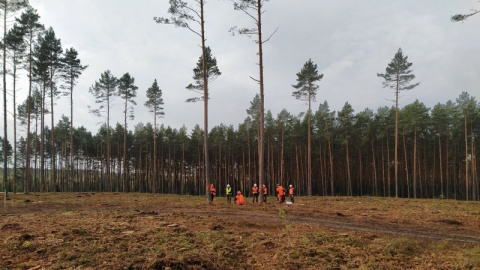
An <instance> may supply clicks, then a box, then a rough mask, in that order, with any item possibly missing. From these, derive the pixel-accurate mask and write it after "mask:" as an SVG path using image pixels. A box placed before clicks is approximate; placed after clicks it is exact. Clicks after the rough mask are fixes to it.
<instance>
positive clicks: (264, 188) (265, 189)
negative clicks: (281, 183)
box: [263, 187, 268, 195]
mask: <svg viewBox="0 0 480 270" xmlns="http://www.w3.org/2000/svg"><path fill="white" fill-rule="evenodd" d="M267 194H268V192H267V187H263V195H267Z"/></svg>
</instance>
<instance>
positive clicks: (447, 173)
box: [445, 138, 450, 199]
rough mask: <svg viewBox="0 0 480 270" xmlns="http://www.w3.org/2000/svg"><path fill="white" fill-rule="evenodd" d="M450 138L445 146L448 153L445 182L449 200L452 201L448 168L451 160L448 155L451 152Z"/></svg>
mask: <svg viewBox="0 0 480 270" xmlns="http://www.w3.org/2000/svg"><path fill="white" fill-rule="evenodd" d="M448 141H449V140H448V138H447V142H446V146H445V150H446V151H447V153H446V157H445V159H446V160H445V165H446V166H445V181H446V183H447V199H450V174H449V170H448V167H449V158H448V154H449V150H448Z"/></svg>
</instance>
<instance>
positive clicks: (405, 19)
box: [10, 0, 480, 133]
mask: <svg viewBox="0 0 480 270" xmlns="http://www.w3.org/2000/svg"><path fill="white" fill-rule="evenodd" d="M185 1H189V2H192V3H193V2H194V1H193V0H185ZM30 2H31V5H32V6H33V7H34V8H35V9H37V10H38V13H39V15H40V16H41V19H40V21H41V23H43V24H44V25H45V26H46V27H47V28H48V27H52V28H53V30H54V31H55V33H56V35H57V38H60V39H61V41H62V46H63V48H64V50H65V49H66V48H70V47H73V48H75V49H76V50H77V51H78V52H79V59H80V60H81V61H82V63H83V64H84V65H88V66H89V67H88V68H87V69H86V70H85V71H84V72H83V74H82V75H81V77H80V78H79V80H78V84H77V86H76V87H75V89H74V93H75V94H74V111H75V114H74V125H75V126H76V127H79V126H82V125H83V126H85V127H86V128H87V129H89V130H90V131H92V132H93V133H96V132H97V130H98V128H99V127H100V126H99V125H98V123H99V122H102V121H103V120H102V119H100V118H96V117H95V116H93V115H92V114H89V113H88V108H87V105H92V106H95V103H94V97H93V96H92V95H91V94H90V93H89V91H88V90H89V88H90V87H91V86H92V85H93V84H94V82H95V81H98V80H99V78H100V74H101V73H103V72H104V71H106V70H110V71H111V72H112V73H113V75H115V76H116V77H118V78H119V77H121V76H122V75H123V74H125V73H127V72H128V73H130V75H131V76H133V77H134V78H135V83H136V85H137V86H138V92H137V98H136V102H137V104H138V105H137V106H136V107H135V120H133V121H129V122H128V125H129V129H133V127H134V125H135V124H137V123H139V122H143V123H147V122H150V123H153V118H152V117H153V116H152V115H151V114H150V113H149V112H148V110H147V108H146V107H145V106H144V105H143V104H144V103H145V100H146V90H147V89H148V88H149V87H150V86H151V85H152V83H153V81H154V79H157V81H158V84H159V86H160V88H161V89H162V91H163V99H164V102H165V106H164V108H165V110H164V112H165V117H164V118H163V119H161V121H160V122H161V123H163V124H165V125H166V126H170V127H172V128H176V129H178V128H181V127H182V126H183V125H185V126H186V127H187V128H188V130H189V132H190V131H191V129H192V128H193V127H194V126H195V125H196V124H199V125H200V127H203V103H202V102H198V103H194V104H192V103H186V102H185V100H186V99H187V98H190V97H193V96H195V95H194V93H193V92H191V91H188V90H186V89H185V87H186V86H187V85H188V84H189V83H191V82H193V80H192V75H193V71H192V69H193V68H194V67H195V65H196V62H197V60H198V58H199V56H200V55H201V48H200V47H199V44H200V39H199V37H198V36H196V35H195V34H193V33H191V32H189V31H188V30H187V29H183V28H176V27H174V26H171V25H160V24H157V23H155V22H154V20H153V17H155V16H158V17H170V15H169V14H168V13H167V10H168V7H169V4H168V1H167V0H136V1H132V0H68V1H66V0H30ZM473 8H477V9H478V8H480V3H478V1H476V0H389V1H385V0H362V1H358V0H330V1H327V0H271V1H269V2H267V3H266V6H265V10H266V12H265V13H264V15H263V32H264V33H265V37H267V36H269V35H270V34H271V33H273V32H274V31H275V29H278V30H277V32H276V33H275V35H273V36H272V38H271V39H270V41H269V42H267V43H266V44H264V64H265V109H266V110H270V111H271V112H272V113H273V116H274V117H276V116H277V114H278V113H279V112H280V111H281V110H282V109H283V108H285V109H287V110H288V111H289V112H290V113H292V114H294V115H298V114H299V113H301V112H304V111H306V105H305V103H304V102H302V101H299V100H296V99H295V98H294V97H292V91H293V90H294V89H293V88H292V84H294V83H295V80H296V73H298V72H299V71H300V70H301V68H302V67H303V64H304V63H305V62H306V61H308V59H312V61H313V62H314V63H316V64H317V65H318V70H319V72H320V73H323V74H324V78H323V80H322V81H321V82H320V83H319V86H320V88H319V91H318V93H317V101H316V102H315V103H314V105H313V108H314V110H315V111H316V110H317V108H318V104H319V103H321V102H323V101H325V100H326V101H327V102H328V104H329V105H330V109H331V110H335V111H339V110H341V109H342V107H343V106H344V104H345V102H349V103H350V104H351V105H352V106H353V108H354V110H355V113H358V112H360V111H363V110H364V109H365V108H367V107H368V108H370V109H372V110H373V111H376V110H377V109H378V108H379V107H381V106H392V105H394V103H393V102H392V99H394V93H393V91H392V90H390V89H384V88H382V80H381V78H378V77H377V73H384V72H385V68H386V66H387V64H388V63H389V62H390V61H391V59H392V58H393V56H394V55H395V53H396V52H397V50H398V49H399V48H402V50H403V53H404V55H406V56H408V60H409V61H410V62H412V63H413V66H412V69H413V70H414V74H415V75H416V76H417V79H416V80H415V82H420V86H418V87H417V88H415V89H414V90H412V91H408V92H404V93H403V94H402V97H401V99H400V106H401V107H403V106H405V105H407V104H410V103H412V102H413V101H415V99H418V100H419V101H421V102H423V103H425V105H426V106H427V107H429V108H433V106H434V105H435V104H437V103H438V102H440V103H445V102H446V101H448V100H452V101H455V99H456V98H457V97H458V96H459V95H460V93H461V92H462V91H467V92H469V93H470V95H472V96H475V97H476V98H477V100H478V96H479V95H480V73H479V71H480V52H479V47H480V35H479V34H478V29H479V26H480V14H479V15H476V16H473V17H471V18H469V19H468V20H467V21H466V22H464V23H452V22H451V21H450V17H451V16H452V15H454V14H457V13H468V12H469V11H470V10H471V9H473ZM205 17H206V36H207V45H208V46H210V47H211V49H212V54H213V55H214V56H215V57H216V59H217V63H218V66H219V68H220V71H221V72H222V75H221V76H220V77H219V78H218V79H216V80H215V81H214V82H213V83H211V84H210V97H211V99H210V103H209V106H210V107H209V120H210V121H209V127H210V128H212V127H214V126H217V125H219V124H221V123H223V124H227V125H233V126H234V127H235V128H237V127H238V124H239V123H241V122H243V120H244V119H245V118H246V117H247V113H246V109H247V108H249V106H250V102H251V101H252V100H253V98H254V96H255V94H256V93H258V92H259V87H258V84H257V83H255V82H254V81H253V80H252V79H250V77H255V78H258V65H257V63H258V57H257V55H256V53H257V45H256V44H255V43H254V41H253V39H249V38H248V37H244V36H232V35H231V34H230V33H229V31H228V30H229V29H230V28H231V27H232V26H235V25H238V26H239V27H253V26H254V25H253V21H252V20H251V19H250V18H249V17H247V16H246V15H245V14H243V13H241V12H239V11H235V10H234V9H233V4H232V2H231V1H230V0H209V1H207V5H206V7H205ZM24 75H25V74H24ZM26 91H27V89H26V88H24V89H22V90H21V91H20V92H19V95H20V96H21V97H20V98H19V99H18V100H20V101H19V102H18V103H20V102H23V100H25V96H26ZM112 109H113V112H114V113H113V116H112V119H111V121H110V123H111V125H112V126H115V124H116V123H117V122H119V123H122V124H123V108H122V105H121V100H120V99H117V100H116V101H115V103H114V105H113V108H112ZM55 110H56V116H55V117H56V118H55V122H57V121H58V119H59V118H60V115H61V114H62V113H63V114H65V115H66V116H69V102H68V99H67V98H66V97H62V98H61V99H59V100H58V101H57V105H56V107H55ZM10 126H11V125H10Z"/></svg>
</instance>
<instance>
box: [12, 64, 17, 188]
mask: <svg viewBox="0 0 480 270" xmlns="http://www.w3.org/2000/svg"><path fill="white" fill-rule="evenodd" d="M15 62H16V59H13V90H12V98H13V193H17V101H16V96H17V95H16V93H15V92H16V90H17V87H16V83H17V66H16V64H15Z"/></svg>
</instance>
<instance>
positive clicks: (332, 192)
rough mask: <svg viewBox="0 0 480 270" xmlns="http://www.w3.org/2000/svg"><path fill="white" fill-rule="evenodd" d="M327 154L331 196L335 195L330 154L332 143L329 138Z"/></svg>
mask: <svg viewBox="0 0 480 270" xmlns="http://www.w3.org/2000/svg"><path fill="white" fill-rule="evenodd" d="M328 153H329V160H330V192H331V195H332V196H334V195H335V190H334V186H333V153H332V142H331V140H330V137H329V138H328Z"/></svg>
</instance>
